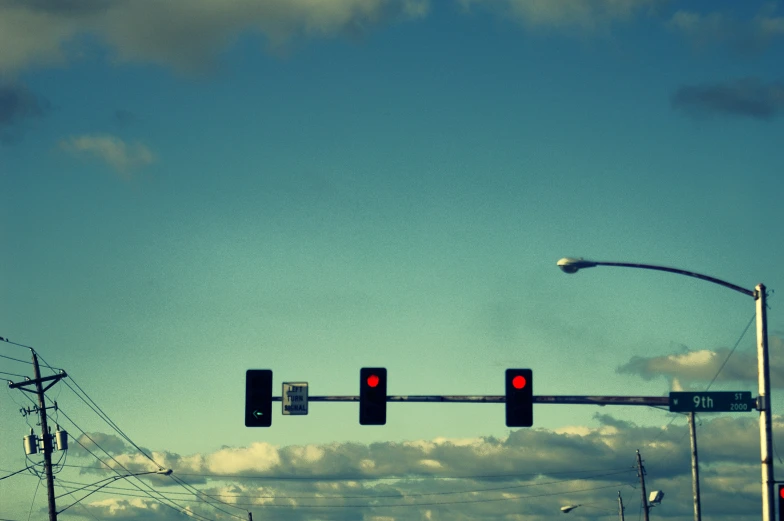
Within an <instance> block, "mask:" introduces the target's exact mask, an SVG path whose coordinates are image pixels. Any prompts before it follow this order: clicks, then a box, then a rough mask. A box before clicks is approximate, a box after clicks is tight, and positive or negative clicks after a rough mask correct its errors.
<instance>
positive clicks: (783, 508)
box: [776, 485, 784, 521]
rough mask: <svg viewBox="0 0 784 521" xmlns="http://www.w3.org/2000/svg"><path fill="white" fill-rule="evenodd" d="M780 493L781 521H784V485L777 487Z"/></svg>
mask: <svg viewBox="0 0 784 521" xmlns="http://www.w3.org/2000/svg"><path fill="white" fill-rule="evenodd" d="M776 488H777V489H779V490H778V493H779V521H784V485H777V486H776Z"/></svg>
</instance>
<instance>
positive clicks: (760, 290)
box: [557, 257, 775, 521]
mask: <svg viewBox="0 0 784 521" xmlns="http://www.w3.org/2000/svg"><path fill="white" fill-rule="evenodd" d="M557 264H558V267H559V268H561V270H562V271H563V272H564V273H577V272H578V271H579V270H581V269H583V268H593V267H596V266H619V267H624V268H641V269H646V270H656V271H666V272H669V273H677V274H679V275H686V276H687V277H693V278H696V279H702V280H705V281H708V282H713V283H714V284H718V285H720V286H724V287H725V288H729V289H732V290H735V291H737V292H739V293H743V294H744V295H747V296H749V297H752V298H753V299H754V300H755V301H756V315H757V375H758V380H759V398H758V399H757V409H758V410H759V412H760V460H761V461H762V520H763V521H773V517H774V515H775V510H774V508H775V507H774V504H773V497H774V494H773V483H774V479H773V460H772V459H771V457H770V455H771V454H772V442H771V417H770V367H769V365H768V318H767V304H766V300H767V294H766V292H765V285H764V284H757V286H755V288H754V289H753V290H750V289H746V288H743V287H741V286H736V285H735V284H731V283H729V282H727V281H724V280H721V279H717V278H715V277H709V276H708V275H702V274H700V273H694V272H692V271H686V270H680V269H677V268H669V267H666V266H656V265H652V264H634V263H629V262H599V261H591V260H585V259H583V258H579V259H575V258H571V257H564V258H563V259H561V260H559V261H558V263H557Z"/></svg>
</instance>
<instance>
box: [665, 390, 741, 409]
mask: <svg viewBox="0 0 784 521" xmlns="http://www.w3.org/2000/svg"><path fill="white" fill-rule="evenodd" d="M755 406H756V403H755V401H754V399H752V397H751V391H713V392H671V393H670V412H748V411H753V410H754V408H755Z"/></svg>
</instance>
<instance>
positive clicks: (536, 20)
mask: <svg viewBox="0 0 784 521" xmlns="http://www.w3.org/2000/svg"><path fill="white" fill-rule="evenodd" d="M460 4H461V5H462V6H463V7H464V8H465V9H466V10H470V9H471V8H472V7H473V6H474V5H477V6H487V7H490V8H492V9H501V10H502V12H504V13H505V14H506V15H508V16H511V17H513V18H515V19H517V20H519V21H520V22H522V23H524V24H525V25H527V26H541V27H552V28H559V29H580V30H590V31H593V30H596V29H599V28H602V27H606V26H609V25H611V24H613V23H617V22H627V21H629V20H631V19H632V18H634V17H635V16H637V15H638V14H640V13H648V12H652V11H653V10H655V8H656V7H657V6H659V5H663V2H662V1H661V0H581V1H579V2H575V1H572V0H460Z"/></svg>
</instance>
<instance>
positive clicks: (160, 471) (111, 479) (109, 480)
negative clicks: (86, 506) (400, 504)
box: [57, 469, 173, 515]
mask: <svg viewBox="0 0 784 521" xmlns="http://www.w3.org/2000/svg"><path fill="white" fill-rule="evenodd" d="M172 472H173V470H172V469H158V470H151V471H149V472H137V473H134V474H123V475H121V476H112V477H109V478H105V479H102V480H100V481H96V482H95V483H92V484H90V485H85V486H83V487H81V488H77V489H76V490H71V491H69V492H66V493H65V494H60V495H59V496H57V498H61V497H63V496H65V495H68V494H73V493H74V492H79V491H80V490H84V489H86V488H87V487H93V486H95V485H97V484H98V483H101V482H102V481H106V483H104V484H103V485H101V486H100V487H98V488H96V489H94V490H92V491H90V493H89V494H86V495H85V496H84V497H82V498H80V499H77V500H76V501H74V502H73V503H71V504H70V505H68V506H67V507H65V508H64V509H62V510H60V511H58V512H57V514H58V515H59V514H62V513H63V512H65V511H66V510H68V509H69V508H71V507H72V506H74V505H75V504H77V503H79V502H81V501H82V500H83V499H85V498H86V497H87V496H91V495H93V494H95V493H96V492H98V491H99V490H101V489H102V488H103V487H105V486H107V485H110V484H112V483H114V482H115V481H117V480H118V479H125V478H132V477H135V476H144V475H146V474H161V475H163V476H168V475H170V474H171V473H172Z"/></svg>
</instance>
